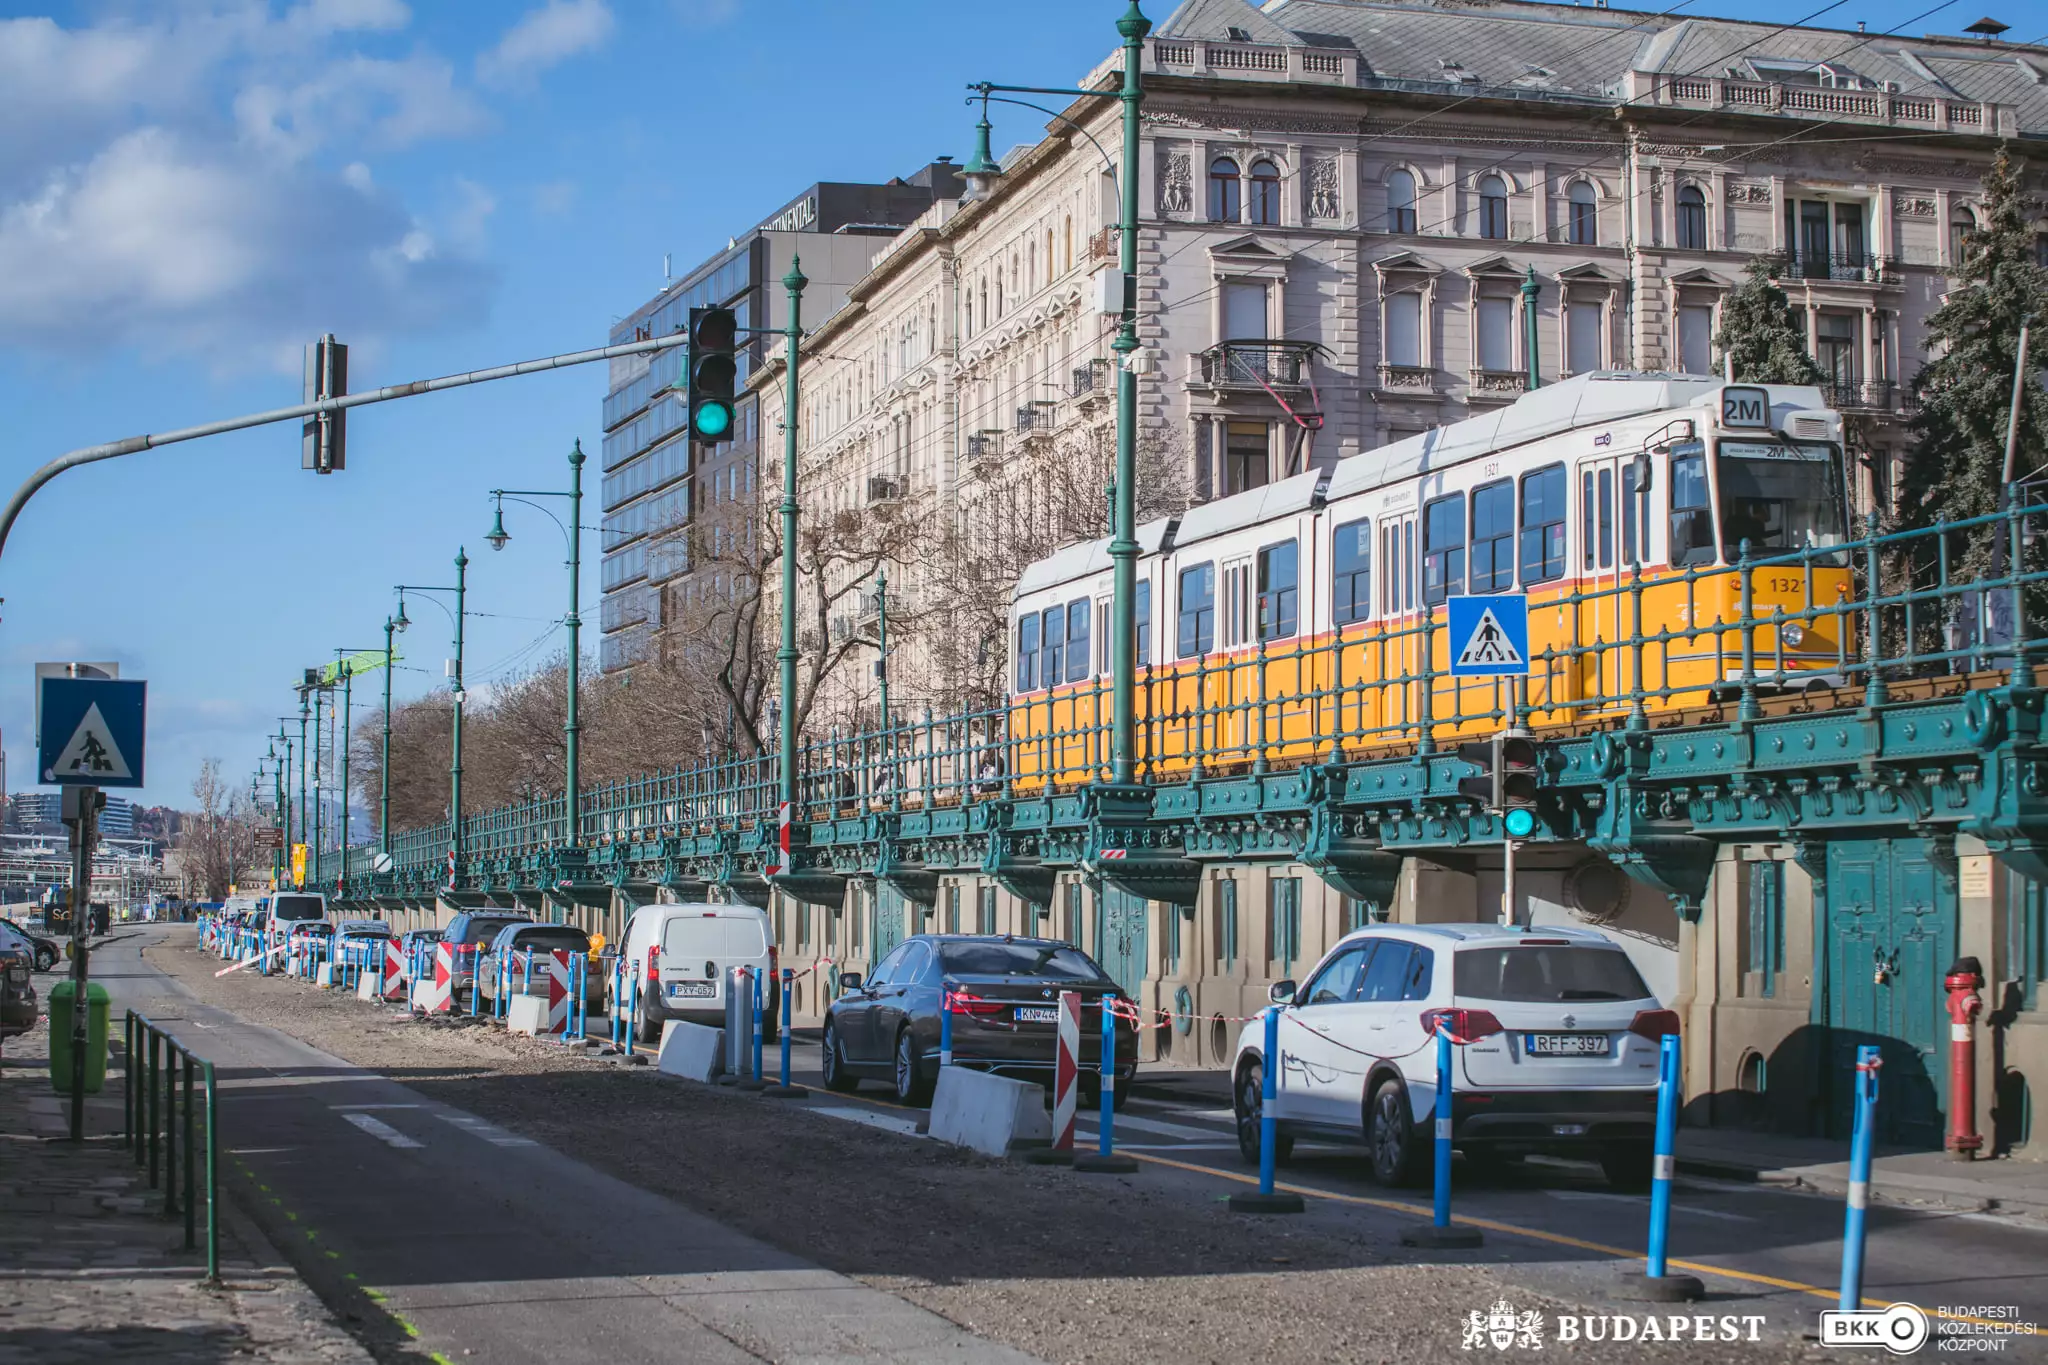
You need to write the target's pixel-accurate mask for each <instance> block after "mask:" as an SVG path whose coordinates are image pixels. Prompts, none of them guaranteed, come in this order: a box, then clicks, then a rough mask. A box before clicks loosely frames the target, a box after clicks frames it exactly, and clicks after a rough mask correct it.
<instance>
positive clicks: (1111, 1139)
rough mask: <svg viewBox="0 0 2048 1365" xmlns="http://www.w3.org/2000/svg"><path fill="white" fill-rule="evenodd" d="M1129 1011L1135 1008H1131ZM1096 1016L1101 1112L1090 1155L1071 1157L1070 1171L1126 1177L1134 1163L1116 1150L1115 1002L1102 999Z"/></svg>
mask: <svg viewBox="0 0 2048 1365" xmlns="http://www.w3.org/2000/svg"><path fill="white" fill-rule="evenodd" d="M1133 1008H1135V1007H1134V1006H1133ZM1096 1013H1098V1014H1099V1015H1101V1016H1102V1057H1101V1073H1102V1080H1101V1082H1100V1084H1101V1086H1102V1112H1101V1116H1100V1117H1099V1118H1098V1119H1097V1120H1096V1124H1097V1129H1096V1149H1095V1154H1094V1155H1093V1156H1080V1157H1075V1158H1074V1169H1075V1170H1077V1171H1086V1172H1089V1173H1091V1174H1095V1175H1129V1174H1130V1173H1132V1172H1133V1171H1136V1170H1137V1169H1138V1163H1137V1162H1135V1161H1133V1160H1132V1159H1131V1158H1130V1157H1127V1156H1124V1155H1122V1154H1121V1153H1119V1152H1118V1151H1117V1150H1116V1021H1117V1013H1118V1011H1117V1001H1116V999H1115V997H1113V996H1107V995H1105V996H1103V997H1102V999H1101V1002H1100V1006H1099V1008H1098V1009H1097V1011H1096Z"/></svg>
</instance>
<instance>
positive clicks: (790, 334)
mask: <svg viewBox="0 0 2048 1365" xmlns="http://www.w3.org/2000/svg"><path fill="white" fill-rule="evenodd" d="M809 283H810V281H809V280H808V279H806V278H804V271H803V258H802V257H800V256H791V257H790V258H789V273H788V274H787V275H784V276H783V277H782V287H783V288H784V289H786V290H788V291H789V326H788V327H787V328H785V329H784V330H783V336H784V337H785V338H787V339H788V343H789V362H788V363H789V377H788V381H787V383H786V384H785V386H784V388H783V391H782V506H781V508H780V509H779V510H780V511H781V513H782V643H781V646H780V647H779V648H778V649H777V650H776V651H775V662H776V665H777V675H778V684H777V685H778V687H779V688H780V689H781V705H780V707H779V708H778V709H779V710H780V713H781V714H780V715H778V716H777V717H776V731H777V734H776V756H777V759H778V762H777V764H776V767H777V768H778V769H779V773H778V776H779V778H780V782H779V785H780V787H781V789H782V790H781V792H780V793H779V795H780V797H781V804H780V806H779V808H778V810H777V821H776V823H777V826H778V833H777V839H776V850H777V851H776V855H775V869H776V871H778V872H783V873H787V872H789V871H790V870H791V868H790V865H789V864H790V859H789V838H790V834H789V826H790V817H791V815H792V813H793V812H794V811H795V809H796V514H797V505H796V429H797V360H798V352H799V350H800V349H801V348H802V342H803V337H804V329H803V310H804V286H805V285H807V284H809Z"/></svg>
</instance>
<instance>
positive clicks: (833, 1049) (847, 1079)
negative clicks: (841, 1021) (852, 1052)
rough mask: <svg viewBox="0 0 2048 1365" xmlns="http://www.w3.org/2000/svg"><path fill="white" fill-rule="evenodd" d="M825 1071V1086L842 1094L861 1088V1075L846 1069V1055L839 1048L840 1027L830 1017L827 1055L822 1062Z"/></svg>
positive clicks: (826, 1028)
mask: <svg viewBox="0 0 2048 1365" xmlns="http://www.w3.org/2000/svg"><path fill="white" fill-rule="evenodd" d="M820 1065H821V1066H822V1067H823V1068H824V1072H825V1088H826V1089H827V1090H831V1091H836V1092H837V1093H839V1094H841V1095H850V1094H852V1093H853V1092H854V1091H856V1090H858V1089H860V1077H858V1076H856V1075H854V1074H853V1073H852V1072H851V1071H848V1070H847V1069H846V1057H845V1054H843V1053H842V1052H841V1051H840V1050H839V1029H838V1028H837V1027H836V1026H835V1025H834V1024H833V1023H832V1021H831V1020H830V1019H827V1020H826V1021H825V1056H824V1060H823V1061H822V1062H821V1063H820Z"/></svg>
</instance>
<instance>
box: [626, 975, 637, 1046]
mask: <svg viewBox="0 0 2048 1365" xmlns="http://www.w3.org/2000/svg"><path fill="white" fill-rule="evenodd" d="M626 980H627V982H628V984H629V985H630V986H631V988H632V992H633V995H632V1000H631V1003H630V1004H629V1005H628V1006H627V1009H626V1055H627V1056H628V1057H630V1056H632V1055H633V1016H634V1015H636V1014H638V1013H639V1012H640V973H639V972H637V971H635V972H630V973H628V974H627V977H626Z"/></svg>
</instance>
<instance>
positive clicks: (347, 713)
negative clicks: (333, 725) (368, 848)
mask: <svg viewBox="0 0 2048 1365" xmlns="http://www.w3.org/2000/svg"><path fill="white" fill-rule="evenodd" d="M355 679H356V670H355V668H354V666H353V665H351V664H350V663H349V662H348V661H347V660H343V661H342V665H341V734H340V735H339V736H337V737H336V743H337V744H338V745H339V746H340V748H341V841H340V846H339V847H338V848H337V849H336V850H335V855H334V885H335V889H336V890H338V891H339V892H340V893H341V895H342V897H343V899H346V898H347V897H348V749H349V744H348V741H349V726H350V725H351V724H353V723H354V720H355V716H354V704H355Z"/></svg>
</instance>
